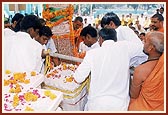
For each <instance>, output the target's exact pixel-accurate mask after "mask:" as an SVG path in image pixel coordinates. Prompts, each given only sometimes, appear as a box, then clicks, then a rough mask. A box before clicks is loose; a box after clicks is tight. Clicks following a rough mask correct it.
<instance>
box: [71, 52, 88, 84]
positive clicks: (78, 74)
mask: <svg viewBox="0 0 168 115" xmlns="http://www.w3.org/2000/svg"><path fill="white" fill-rule="evenodd" d="M90 71H91V56H90V55H89V54H88V53H86V56H85V58H84V59H83V62H82V63H81V64H80V65H79V66H78V68H77V69H76V71H75V73H74V75H73V76H74V79H75V80H76V81H77V82H78V83H81V82H83V81H84V80H85V79H86V78H87V77H88V75H89V73H90Z"/></svg>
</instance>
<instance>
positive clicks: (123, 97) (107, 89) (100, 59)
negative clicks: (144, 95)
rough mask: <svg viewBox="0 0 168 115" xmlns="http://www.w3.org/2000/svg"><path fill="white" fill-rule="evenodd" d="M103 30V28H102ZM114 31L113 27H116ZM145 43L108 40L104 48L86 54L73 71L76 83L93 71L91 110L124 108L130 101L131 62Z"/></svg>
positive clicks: (89, 95) (89, 109) (89, 98)
mask: <svg viewBox="0 0 168 115" xmlns="http://www.w3.org/2000/svg"><path fill="white" fill-rule="evenodd" d="M100 31H101V30H100ZM113 31H114V30H113ZM142 48H143V47H142V45H139V44H137V43H136V42H135V43H132V42H129V41H119V42H114V41H113V40H112V38H111V40H105V41H104V42H103V44H102V47H100V48H96V49H93V50H90V51H88V52H87V53H86V56H85V57H84V60H83V62H82V63H81V64H80V65H79V67H78V68H77V70H76V71H75V74H74V79H75V81H76V82H77V83H81V82H83V81H84V80H85V79H86V78H87V77H88V75H89V73H90V72H91V79H90V89H89V93H88V102H87V104H86V106H85V110H88V111H124V110H127V108H128V104H129V99H130V98H129V92H128V91H129V63H130V59H131V58H132V57H134V56H136V55H137V54H138V53H139V51H140V50H142Z"/></svg>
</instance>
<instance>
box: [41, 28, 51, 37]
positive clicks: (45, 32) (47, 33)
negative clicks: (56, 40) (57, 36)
mask: <svg viewBox="0 0 168 115" xmlns="http://www.w3.org/2000/svg"><path fill="white" fill-rule="evenodd" d="M42 35H43V36H47V37H51V36H52V35H53V34H52V31H51V29H50V27H48V26H42V27H41V28H40V30H39V36H42Z"/></svg>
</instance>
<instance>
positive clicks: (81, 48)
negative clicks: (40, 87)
mask: <svg viewBox="0 0 168 115" xmlns="http://www.w3.org/2000/svg"><path fill="white" fill-rule="evenodd" d="M161 10H162V11H164V9H163V8H161ZM162 14H163V12H157V13H156V14H153V16H152V17H150V19H148V22H146V21H147V18H144V22H141V20H140V18H141V19H143V14H142V15H141V17H140V18H139V17H137V19H136V20H133V19H132V18H131V15H132V14H130V15H129V19H128V17H127V19H125V18H124V15H123V16H122V19H120V18H119V16H118V15H117V14H115V13H113V12H108V13H106V14H105V15H104V16H103V17H102V19H99V17H97V19H96V23H95V26H94V25H92V24H89V23H88V22H87V19H83V18H82V17H80V16H78V17H76V18H75V19H74V21H73V31H74V41H75V46H76V47H77V49H78V53H84V56H83V57H82V58H83V62H82V63H81V64H79V66H78V68H77V70H76V71H75V73H74V81H75V82H76V83H78V84H80V83H82V82H83V81H84V80H85V79H86V78H87V77H88V76H89V75H90V88H89V93H88V98H87V103H86V105H85V111H163V110H164V101H165V100H164V23H163V22H164V16H163V15H162ZM134 21H135V23H134ZM100 26H101V27H100ZM52 35H53V34H52V31H51V28H49V27H48V26H47V25H46V23H45V20H44V19H42V18H38V17H37V16H35V15H27V16H23V15H22V14H20V13H17V14H15V16H14V17H13V18H12V24H10V25H9V24H8V25H5V29H4V69H5V70H6V69H9V70H11V71H13V72H23V71H32V70H35V71H37V72H39V73H43V74H44V61H45V57H46V56H47V55H49V52H48V51H47V49H50V50H51V51H52V52H57V49H56V46H55V44H54V42H53V40H52V38H51V37H52ZM53 60H55V61H53V63H54V64H55V66H57V65H58V64H59V60H58V59H53Z"/></svg>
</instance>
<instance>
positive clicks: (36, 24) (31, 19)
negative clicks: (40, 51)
mask: <svg viewBox="0 0 168 115" xmlns="http://www.w3.org/2000/svg"><path fill="white" fill-rule="evenodd" d="M20 26H21V30H22V31H23V30H24V31H26V30H28V29H29V28H31V27H32V28H33V29H34V30H36V29H40V28H41V27H42V25H41V23H40V21H39V18H38V17H37V16H35V15H27V16H25V17H24V18H23V19H22V21H21V23H20Z"/></svg>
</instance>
